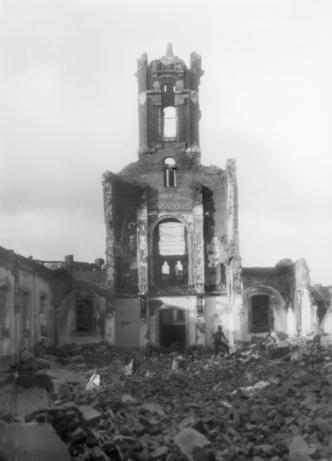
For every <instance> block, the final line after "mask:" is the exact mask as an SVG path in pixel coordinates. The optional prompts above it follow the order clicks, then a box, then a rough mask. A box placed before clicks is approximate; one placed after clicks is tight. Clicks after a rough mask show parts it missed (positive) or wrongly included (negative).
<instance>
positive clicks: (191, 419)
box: [178, 415, 197, 431]
mask: <svg viewBox="0 0 332 461" xmlns="http://www.w3.org/2000/svg"><path fill="white" fill-rule="evenodd" d="M196 421H197V418H196V416H195V415H189V416H187V417H186V418H184V419H183V420H182V421H181V422H180V423H179V424H178V428H179V430H180V431H182V429H184V428H185V427H188V426H190V425H191V424H194V423H195V422H196Z"/></svg>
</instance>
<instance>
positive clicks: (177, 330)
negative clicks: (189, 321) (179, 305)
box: [160, 309, 186, 351]
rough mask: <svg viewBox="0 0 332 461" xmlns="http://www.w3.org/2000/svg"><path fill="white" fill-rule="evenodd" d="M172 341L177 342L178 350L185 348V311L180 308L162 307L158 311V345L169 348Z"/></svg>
mask: <svg viewBox="0 0 332 461" xmlns="http://www.w3.org/2000/svg"><path fill="white" fill-rule="evenodd" d="M173 343H179V344H180V350H181V351H184V350H185V347H186V323H185V312H184V311H183V310H181V309H163V310H161V311H160V346H161V347H167V348H169V347H170V346H171V345H172V344H173Z"/></svg>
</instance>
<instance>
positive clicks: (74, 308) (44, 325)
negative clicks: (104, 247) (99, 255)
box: [0, 247, 113, 369]
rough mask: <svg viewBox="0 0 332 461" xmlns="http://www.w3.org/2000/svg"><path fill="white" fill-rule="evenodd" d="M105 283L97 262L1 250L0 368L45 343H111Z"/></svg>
mask: <svg viewBox="0 0 332 461" xmlns="http://www.w3.org/2000/svg"><path fill="white" fill-rule="evenodd" d="M97 261H100V260H97ZM105 285H106V271H105V270H102V269H101V267H100V265H98V264H91V265H89V264H88V265H87V264H86V263H74V262H73V258H72V257H70V256H69V257H66V260H65V261H63V262H61V261H36V260H33V259H30V258H25V257H23V256H20V255H18V254H15V253H14V251H11V250H6V249H4V248H1V247H0V369H2V368H6V367H7V366H8V365H10V364H15V363H17V360H18V353H19V350H20V349H21V348H22V347H26V348H33V346H34V345H35V344H36V343H38V342H39V341H41V340H42V341H43V342H44V344H45V345H57V346H61V345H63V344H65V343H73V342H75V343H77V344H82V343H86V342H99V341H101V340H104V339H108V340H111V341H112V340H113V338H112V329H111V327H110V325H111V322H109V321H107V302H108V301H107V300H108V297H107V290H106V289H105Z"/></svg>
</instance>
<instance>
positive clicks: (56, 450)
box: [0, 423, 72, 461]
mask: <svg viewBox="0 0 332 461" xmlns="http://www.w3.org/2000/svg"><path fill="white" fill-rule="evenodd" d="M0 453H2V455H3V456H4V459H7V460H17V461H18V460H22V461H23V460H24V461H42V460H47V461H60V460H61V461H71V459H72V458H71V456H70V455H69V453H68V450H67V447H66V445H65V444H64V442H63V441H62V440H61V439H60V437H59V436H58V435H57V433H56V432H55V430H54V429H53V428H52V426H51V425H49V424H40V425H39V424H34V423H29V424H15V425H11V426H8V427H2V428H1V437H0Z"/></svg>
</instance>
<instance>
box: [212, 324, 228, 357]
mask: <svg viewBox="0 0 332 461" xmlns="http://www.w3.org/2000/svg"><path fill="white" fill-rule="evenodd" d="M213 339H214V358H215V359H216V358H217V356H218V353H219V347H221V348H222V349H225V350H226V352H227V355H228V357H229V347H228V344H226V342H224V341H223V339H224V340H225V341H227V338H226V336H225V334H224V332H223V331H222V326H221V325H218V330H217V331H216V332H215V334H214V335H213Z"/></svg>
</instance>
